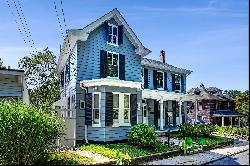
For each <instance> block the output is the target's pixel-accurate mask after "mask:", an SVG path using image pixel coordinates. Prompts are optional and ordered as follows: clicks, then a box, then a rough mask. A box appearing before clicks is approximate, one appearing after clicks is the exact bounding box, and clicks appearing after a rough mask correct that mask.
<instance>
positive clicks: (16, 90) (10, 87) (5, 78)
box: [0, 75, 23, 97]
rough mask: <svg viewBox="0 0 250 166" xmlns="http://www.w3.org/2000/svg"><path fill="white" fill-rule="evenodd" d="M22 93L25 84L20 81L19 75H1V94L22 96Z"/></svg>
mask: <svg viewBox="0 0 250 166" xmlns="http://www.w3.org/2000/svg"><path fill="white" fill-rule="evenodd" d="M19 77H20V76H19ZM22 93H23V85H22V84H21V83H20V81H18V76H14V75H0V96H20V97H21V96H22Z"/></svg>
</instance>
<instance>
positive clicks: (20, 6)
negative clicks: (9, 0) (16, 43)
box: [17, 0, 37, 52]
mask: <svg viewBox="0 0 250 166" xmlns="http://www.w3.org/2000/svg"><path fill="white" fill-rule="evenodd" d="M17 2H18V5H19V8H20V11H21V14H22V17H23V19H24V22H25V25H26V28H27V29H28V32H29V36H30V38H31V41H32V44H33V46H34V48H35V50H36V52H37V49H36V46H35V42H34V40H33V38H32V34H31V31H30V29H29V26H28V23H27V21H26V19H25V16H24V13H23V10H22V5H21V3H20V1H19V0H17Z"/></svg>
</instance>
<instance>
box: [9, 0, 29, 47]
mask: <svg viewBox="0 0 250 166" xmlns="http://www.w3.org/2000/svg"><path fill="white" fill-rule="evenodd" d="M13 3H14V6H15V8H16V11H17V15H18V18H19V20H20V22H21V24H22V28H23V30H24V32H25V35H26V37H27V39H28V42H29V43H30V44H32V43H31V40H30V38H29V35H28V32H27V31H28V30H26V27H25V25H24V23H23V19H22V17H21V15H20V13H19V10H18V8H17V5H16V2H15V1H14V0H13ZM31 48H32V45H31Z"/></svg>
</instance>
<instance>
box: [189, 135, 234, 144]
mask: <svg viewBox="0 0 250 166" xmlns="http://www.w3.org/2000/svg"><path fill="white" fill-rule="evenodd" d="M192 139H193V140H194V141H195V142H197V139H198V138H192ZM204 139H205V140H206V144H207V145H208V146H213V145H217V144H218V143H221V142H227V141H230V140H231V138H227V137H221V136H215V135H213V136H211V137H208V138H204Z"/></svg>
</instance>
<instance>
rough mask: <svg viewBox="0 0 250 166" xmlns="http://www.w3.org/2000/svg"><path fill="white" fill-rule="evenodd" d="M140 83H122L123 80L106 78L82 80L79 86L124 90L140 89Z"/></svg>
mask: <svg viewBox="0 0 250 166" xmlns="http://www.w3.org/2000/svg"><path fill="white" fill-rule="evenodd" d="M142 84H143V83H142V82H133V81H124V80H114V79H108V78H101V79H93V80H84V81H81V82H80V86H81V87H82V88H84V87H94V86H117V87H126V88H137V89H141V87H142Z"/></svg>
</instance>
